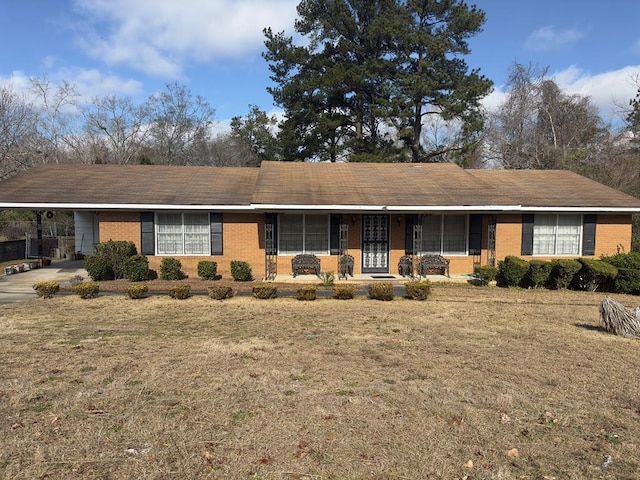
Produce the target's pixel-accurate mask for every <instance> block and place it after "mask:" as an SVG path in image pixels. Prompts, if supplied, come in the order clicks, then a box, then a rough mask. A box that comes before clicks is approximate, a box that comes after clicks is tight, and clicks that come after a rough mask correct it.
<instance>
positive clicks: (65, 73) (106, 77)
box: [0, 67, 143, 103]
mask: <svg viewBox="0 0 640 480" xmlns="http://www.w3.org/2000/svg"><path fill="white" fill-rule="evenodd" d="M31 77H32V76H31V75H27V74H25V73H24V72H22V71H14V72H12V73H11V75H9V76H6V77H1V76H0V86H2V85H6V86H8V87H10V88H11V89H12V90H13V91H14V92H16V93H18V94H20V95H25V96H27V97H29V96H30V95H31V82H30V78H31ZM46 79H47V80H48V81H49V82H50V83H51V85H52V86H57V85H62V84H63V82H65V81H66V82H68V83H70V84H72V85H74V86H75V87H76V89H77V91H78V93H79V95H80V98H79V100H80V102H81V103H88V102H90V101H91V99H92V98H93V97H102V96H105V95H115V96H119V97H122V96H131V97H134V96H136V95H139V94H140V93H142V87H143V85H142V83H140V82H138V81H137V80H132V79H124V78H121V77H118V76H115V75H110V74H106V73H103V72H101V71H99V70H95V69H84V68H78V67H75V68H61V69H59V70H57V71H54V72H50V73H49V74H48V75H47V77H46Z"/></svg>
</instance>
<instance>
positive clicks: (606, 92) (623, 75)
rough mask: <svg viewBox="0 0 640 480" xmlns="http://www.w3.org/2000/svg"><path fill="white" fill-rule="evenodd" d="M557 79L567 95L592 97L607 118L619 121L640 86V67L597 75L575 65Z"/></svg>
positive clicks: (555, 78) (632, 66) (556, 77)
mask: <svg viewBox="0 0 640 480" xmlns="http://www.w3.org/2000/svg"><path fill="white" fill-rule="evenodd" d="M553 78H554V80H555V81H556V83H557V84H558V86H559V87H560V88H562V89H563V90H565V91H566V92H567V93H571V94H578V95H585V96H589V97H591V100H592V101H593V103H594V105H596V106H597V107H598V109H599V110H600V115H601V116H602V118H603V119H605V120H610V121H614V122H618V121H619V120H620V109H621V108H620V107H621V106H627V105H628V104H629V100H630V99H632V98H635V96H636V93H637V91H638V87H640V83H638V80H639V79H640V65H630V66H626V67H623V68H620V69H618V70H612V71H609V72H602V73H598V74H593V75H592V74H590V73H588V72H584V71H582V70H581V69H580V68H578V67H576V66H571V67H569V68H567V69H565V70H562V71H560V72H556V73H555V74H554V75H553Z"/></svg>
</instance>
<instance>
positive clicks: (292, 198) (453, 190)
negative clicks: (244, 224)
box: [253, 162, 511, 206]
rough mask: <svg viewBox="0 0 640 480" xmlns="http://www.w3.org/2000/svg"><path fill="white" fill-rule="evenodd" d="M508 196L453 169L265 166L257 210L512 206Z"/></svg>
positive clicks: (386, 165)
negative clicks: (274, 207)
mask: <svg viewBox="0 0 640 480" xmlns="http://www.w3.org/2000/svg"><path fill="white" fill-rule="evenodd" d="M509 202H510V200H509V198H508V197H507V196H505V195H503V194H502V193H501V192H500V191H498V190H496V189H494V188H493V187H491V186H490V185H488V184H487V183H486V182H485V181H484V180H482V179H480V178H476V177H474V176H472V175H469V174H468V173H467V172H466V171H465V170H463V169H461V168H460V167H458V166H456V165H454V164H451V163H432V164H409V163H396V164H392V163H286V162H263V163H262V167H261V168H260V175H259V176H258V181H257V182H256V192H255V194H254V196H253V203H254V204H261V205H376V206H384V205H387V206H460V205H495V204H499V205H511V203H509Z"/></svg>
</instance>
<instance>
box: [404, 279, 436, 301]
mask: <svg viewBox="0 0 640 480" xmlns="http://www.w3.org/2000/svg"><path fill="white" fill-rule="evenodd" d="M404 290H405V297H406V298H410V299H411V300H426V299H427V298H428V297H429V295H430V294H431V282H430V281H429V280H413V281H410V282H406V283H405V284H404Z"/></svg>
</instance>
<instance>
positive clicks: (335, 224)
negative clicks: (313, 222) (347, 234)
mask: <svg viewBox="0 0 640 480" xmlns="http://www.w3.org/2000/svg"><path fill="white" fill-rule="evenodd" d="M341 223H342V215H339V214H332V215H331V221H330V222H329V224H330V229H329V252H330V253H331V255H340V224H341Z"/></svg>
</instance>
